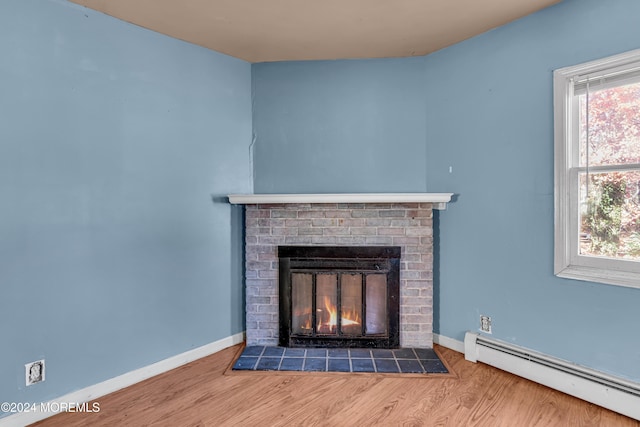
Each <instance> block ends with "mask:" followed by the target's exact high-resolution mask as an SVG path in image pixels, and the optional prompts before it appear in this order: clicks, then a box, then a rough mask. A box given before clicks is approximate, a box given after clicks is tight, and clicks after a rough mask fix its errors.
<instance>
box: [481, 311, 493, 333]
mask: <svg viewBox="0 0 640 427" xmlns="http://www.w3.org/2000/svg"><path fill="white" fill-rule="evenodd" d="M480 330H481V331H482V332H485V333H487V334H490V333H491V317H489V316H484V315H482V314H481V315H480Z"/></svg>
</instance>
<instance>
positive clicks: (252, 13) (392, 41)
mask: <svg viewBox="0 0 640 427" xmlns="http://www.w3.org/2000/svg"><path fill="white" fill-rule="evenodd" d="M70 1H72V2H74V3H78V4H81V5H84V6H87V7H89V8H91V9H95V10H99V11H101V12H104V13H106V14H108V15H111V16H114V17H116V18H120V19H122V20H125V21H128V22H131V23H133V24H136V25H139V26H141V27H145V28H149V29H151V30H154V31H157V32H159V33H163V34H166V35H169V36H171V37H175V38H178V39H181V40H186V41H189V42H191V43H195V44H197V45H200V46H204V47H207V48H209V49H213V50H215V51H217V52H222V53H226V54H228V55H231V56H234V57H237V58H241V59H244V60H246V61H249V62H266V61H290V60H310V59H342V58H380V57H405V56H418V55H425V54H428V53H431V52H434V51H436V50H439V49H442V48H444V47H447V46H450V45H452V44H455V43H458V42H460V41H462V40H465V39H468V38H470V37H473V36H475V35H478V34H481V33H483V32H485V31H488V30H490V29H492V28H495V27H498V26H500V25H504V24H506V23H508V22H510V21H513V20H515V19H518V18H521V17H523V16H525V15H528V14H530V13H533V12H535V11H538V10H540V9H543V8H545V7H548V6H550V5H553V4H556V3H559V2H560V0H70Z"/></svg>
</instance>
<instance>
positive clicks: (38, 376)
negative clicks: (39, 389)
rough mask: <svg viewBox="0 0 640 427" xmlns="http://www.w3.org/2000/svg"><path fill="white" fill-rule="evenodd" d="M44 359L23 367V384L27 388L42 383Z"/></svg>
mask: <svg viewBox="0 0 640 427" xmlns="http://www.w3.org/2000/svg"><path fill="white" fill-rule="evenodd" d="M44 373H45V370H44V359H41V360H36V361H35V362H31V363H27V364H26V365H24V382H25V384H26V385H27V386H30V385H33V384H37V383H41V382H42V381H44Z"/></svg>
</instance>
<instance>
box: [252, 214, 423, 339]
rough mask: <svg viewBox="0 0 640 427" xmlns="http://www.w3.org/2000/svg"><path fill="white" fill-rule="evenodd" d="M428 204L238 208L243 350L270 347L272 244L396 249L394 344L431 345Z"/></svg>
mask: <svg viewBox="0 0 640 427" xmlns="http://www.w3.org/2000/svg"><path fill="white" fill-rule="evenodd" d="M432 209H433V205H432V204H431V203H362V204H361V203H358V204H352V203H344V204H342V203H332V204H309V203H299V204H293V203H291V204H288V203H287V204H268V205H267V204H249V205H247V206H246V229H245V236H246V241H245V243H246V247H245V250H246V252H245V255H246V313H247V318H246V321H247V325H246V334H247V345H277V344H278V315H279V314H278V313H279V311H278V254H277V248H278V246H279V245H301V246H327V245H332V246H367V245H371V246H400V247H401V251H402V255H401V263H400V345H401V346H402V347H415V348H429V347H432V346H433V220H432V218H433V210H432Z"/></svg>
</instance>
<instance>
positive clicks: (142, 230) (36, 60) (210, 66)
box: [0, 0, 251, 402]
mask: <svg viewBox="0 0 640 427" xmlns="http://www.w3.org/2000/svg"><path fill="white" fill-rule="evenodd" d="M0 54H1V60H0V123H1V124H0V294H1V295H0V331H1V332H2V336H1V337H0V402H2V401H15V402H32V401H35V402H37V401H44V400H48V399H50V398H54V397H58V396H61V395H64V394H65V393H68V392H71V391H73V390H77V389H80V388H82V387H86V386H89V385H92V384H95V383H98V382H100V381H103V380H106V379H109V378H112V377H115V376H117V375H120V374H123V373H125V372H128V371H131V370H134V369H137V368H139V367H142V366H146V365H149V364H151V363H153V362H156V361H159V360H162V359H165V358H167V357H170V356H174V355H176V354H179V353H182V352H184V351H187V350H190V349H193V348H195V347H199V346H202V345H205V344H208V343H211V342H213V341H216V340H218V339H221V338H225V337H228V336H230V335H233V334H235V333H239V332H241V331H242V330H243V329H244V327H243V310H242V307H243V302H242V298H243V297H242V248H241V244H242V232H241V226H242V223H241V221H242V211H241V209H239V208H232V207H230V205H228V204H227V203H221V202H220V198H219V196H220V195H223V194H227V193H231V192H250V191H251V182H250V179H251V174H250V162H249V156H248V153H249V144H250V142H251V77H250V75H251V67H250V65H249V64H248V63H246V62H244V61H241V60H237V59H234V58H230V57H228V56H225V55H222V54H218V53H215V52H212V51H210V50H206V49H203V48H200V47H196V46H194V45H190V44H187V43H184V42H181V41H178V40H175V39H171V38H168V37H165V36H161V35H159V34H156V33H153V32H150V31H147V30H143V29H141V28H138V27H135V26H132V25H130V24H127V23H124V22H122V21H119V20H116V19H113V18H110V17H107V16H105V15H102V14H99V13H96V12H92V11H90V10H87V9H85V8H82V7H79V6H76V5H74V4H71V3H67V2H66V1H61V0H46V1H43V0H2V1H1V2H0ZM40 358H45V359H46V363H47V378H46V381H45V382H44V383H42V384H36V385H34V386H31V387H28V388H25V386H24V364H25V363H27V362H31V361H34V360H38V359H40Z"/></svg>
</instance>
